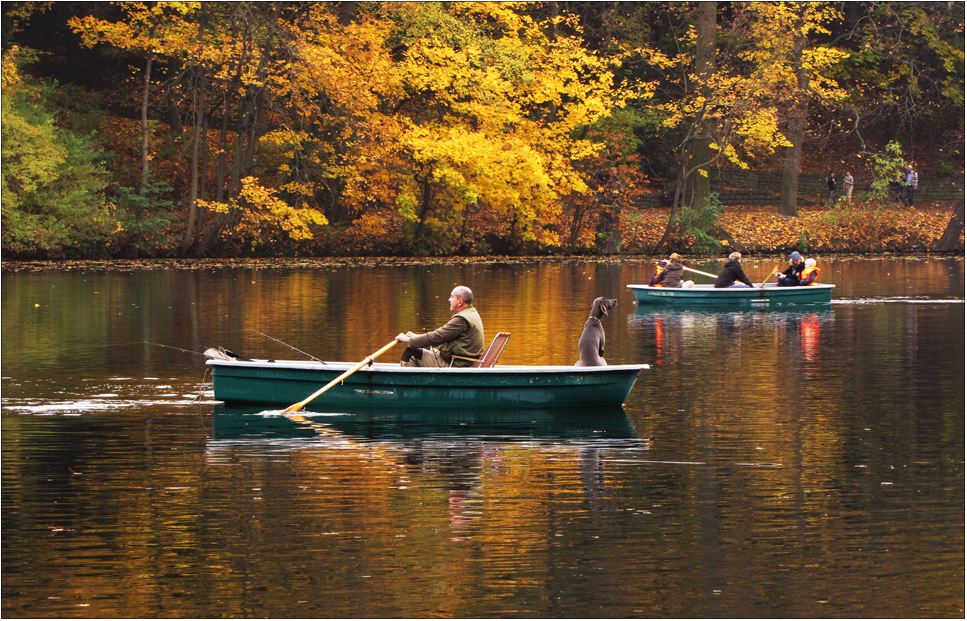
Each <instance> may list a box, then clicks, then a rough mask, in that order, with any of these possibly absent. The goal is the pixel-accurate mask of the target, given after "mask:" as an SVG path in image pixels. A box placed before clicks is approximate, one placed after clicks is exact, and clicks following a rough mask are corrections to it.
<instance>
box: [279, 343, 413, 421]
mask: <svg viewBox="0 0 967 621" xmlns="http://www.w3.org/2000/svg"><path fill="white" fill-rule="evenodd" d="M393 345H396V339H393V341H392V342H390V343H387V344H386V345H385V346H384V347H383V348H382V349H380V350H379V351H377V352H375V353H373V354H371V355H369V356H366V359H365V360H363V361H362V362H360V363H359V364H357V365H356V366H354V367H353V368H351V369H349V370H348V371H346V372H345V373H343V374H342V375H340V376H339V377H337V378H336V379H334V380H332V381H331V382H329V383H328V384H326V385H325V386H323V387H322V388H320V389H319V390H317V391H316V392H314V393H312V394H311V395H309V396H308V397H306V398H305V399H303V400H302V401H300V402H298V403H294V404H292V405H290V406H289V407H287V408H285V409H284V410H282V412H281V413H282V415H286V414H291V413H292V412H298V411H299V410H301V409H302V408H304V407H305V406H306V405H307V404H308V403H309V402H310V401H312V400H313V399H315V398H316V397H318V396H319V395H321V394H322V393H324V392H326V391H327V390H329V389H330V388H332V387H333V386H335V385H336V384H338V383H339V382H341V381H343V380H344V379H346V378H347V377H349V376H350V375H352V374H353V373H355V372H356V371H358V370H360V369H362V368H363V367H364V366H366V365H367V364H371V363H372V362H373V360H375V359H376V357H377V356H379V355H381V354H384V353H386V352H387V351H389V350H390V349H391V348H392V347H393Z"/></svg>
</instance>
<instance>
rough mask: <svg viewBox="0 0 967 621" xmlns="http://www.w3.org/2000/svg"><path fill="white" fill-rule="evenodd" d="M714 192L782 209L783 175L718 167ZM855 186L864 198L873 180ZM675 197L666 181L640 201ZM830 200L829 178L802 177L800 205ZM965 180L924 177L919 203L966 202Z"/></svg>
mask: <svg viewBox="0 0 967 621" xmlns="http://www.w3.org/2000/svg"><path fill="white" fill-rule="evenodd" d="M711 174H712V191H713V192H718V194H719V200H721V201H722V204H723V205H725V206H730V205H750V206H758V207H764V206H778V205H779V189H780V188H781V187H782V173H781V172H760V171H754V170H743V169H740V168H715V169H713V170H712V173H711ZM853 178H854V179H855V185H854V189H853V196H854V197H862V196H863V194H865V193H866V192H868V191H869V189H870V183H869V181H864V180H862V179H859V178H858V177H857V176H856V175H853ZM838 181H839V183H838V184H837V186H838V187H837V196H839V194H841V193H842V191H843V180H842V177H839V178H838ZM674 197H675V183H674V182H666V183H665V191H664V193H658V192H655V193H650V194H646V195H645V196H643V197H642V198H641V200H640V201H639V205H641V206H642V207H668V206H670V205H671V203H672V199H673V198H674ZM828 197H829V190H828V189H827V187H826V177H821V176H811V175H799V194H798V196H797V204H798V205H799V206H800V207H802V206H807V205H825V204H826V201H827V199H828ZM963 200H964V178H963V177H942V178H939V179H932V178H930V177H924V176H923V175H922V174H921V175H920V187H919V189H918V190H917V202H918V203H933V202H957V201H959V202H963Z"/></svg>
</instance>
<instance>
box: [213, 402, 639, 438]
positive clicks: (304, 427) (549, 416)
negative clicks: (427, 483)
mask: <svg viewBox="0 0 967 621" xmlns="http://www.w3.org/2000/svg"><path fill="white" fill-rule="evenodd" d="M295 418H297V419H298V420H293V418H290V417H286V416H280V415H279V414H278V413H276V412H266V411H264V410H261V409H260V408H258V407H252V406H245V407H233V406H225V405H219V406H216V407H215V416H214V426H213V435H214V439H215V440H245V439H263V440H271V439H282V438H313V437H316V436H318V435H320V433H322V434H323V435H329V436H333V435H338V437H340V438H343V439H351V440H356V441H362V440H394V439H398V440H403V439H413V438H433V437H436V438H440V437H449V436H459V437H467V436H471V437H474V438H494V439H500V440H502V441H507V440H514V439H527V440H532V439H534V438H581V439H588V438H635V437H637V436H636V434H635V431H634V428H633V427H632V426H631V421H629V420H628V417H627V416H626V415H625V412H624V409H622V408H621V407H604V408H590V409H589V408H580V409H562V408H555V409H553V410H541V409H536V410H535V409H520V410H516V409H505V408H501V409H496V410H495V409H485V408H469V409H463V410H449V409H420V410H414V409H409V408H404V409H387V408H377V409H372V408H366V409H359V408H354V409H351V410H346V411H338V412H336V411H334V412H327V413H315V414H314V413H313V412H310V411H305V410H303V411H302V412H301V413H300V416H298V417H295Z"/></svg>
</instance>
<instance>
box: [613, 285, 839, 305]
mask: <svg viewBox="0 0 967 621" xmlns="http://www.w3.org/2000/svg"><path fill="white" fill-rule="evenodd" d="M628 288H629V289H631V292H632V293H633V294H634V296H635V299H636V300H638V304H639V305H640V304H666V305H669V304H671V305H678V306H730V305H732V306H735V305H750V306H751V305H759V304H822V303H829V302H830V300H831V299H832V296H833V289H835V288H836V285H826V284H816V285H808V286H802V287H780V286H778V285H776V284H775V283H768V284H766V285H763V286H761V287H758V286H757V287H726V288H722V289H716V288H715V287H714V286H713V285H695V286H693V287H688V288H684V287H683V288H677V287H651V286H649V285H628Z"/></svg>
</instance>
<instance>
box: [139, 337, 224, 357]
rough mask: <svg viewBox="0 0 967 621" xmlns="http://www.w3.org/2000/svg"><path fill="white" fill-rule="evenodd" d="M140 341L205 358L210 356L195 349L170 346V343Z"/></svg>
mask: <svg viewBox="0 0 967 621" xmlns="http://www.w3.org/2000/svg"><path fill="white" fill-rule="evenodd" d="M142 342H143V343H147V344H148V345H157V346H158V347H164V348H166V349H173V350H175V351H183V352H185V353H186V354H195V355H196V356H204V357H205V358H209V357H210V356H208V355H207V354H203V353H201V352H197V351H191V350H190V349H182V348H180V347H172V346H171V345H162V344H161V343H152V342H151V341H142Z"/></svg>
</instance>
